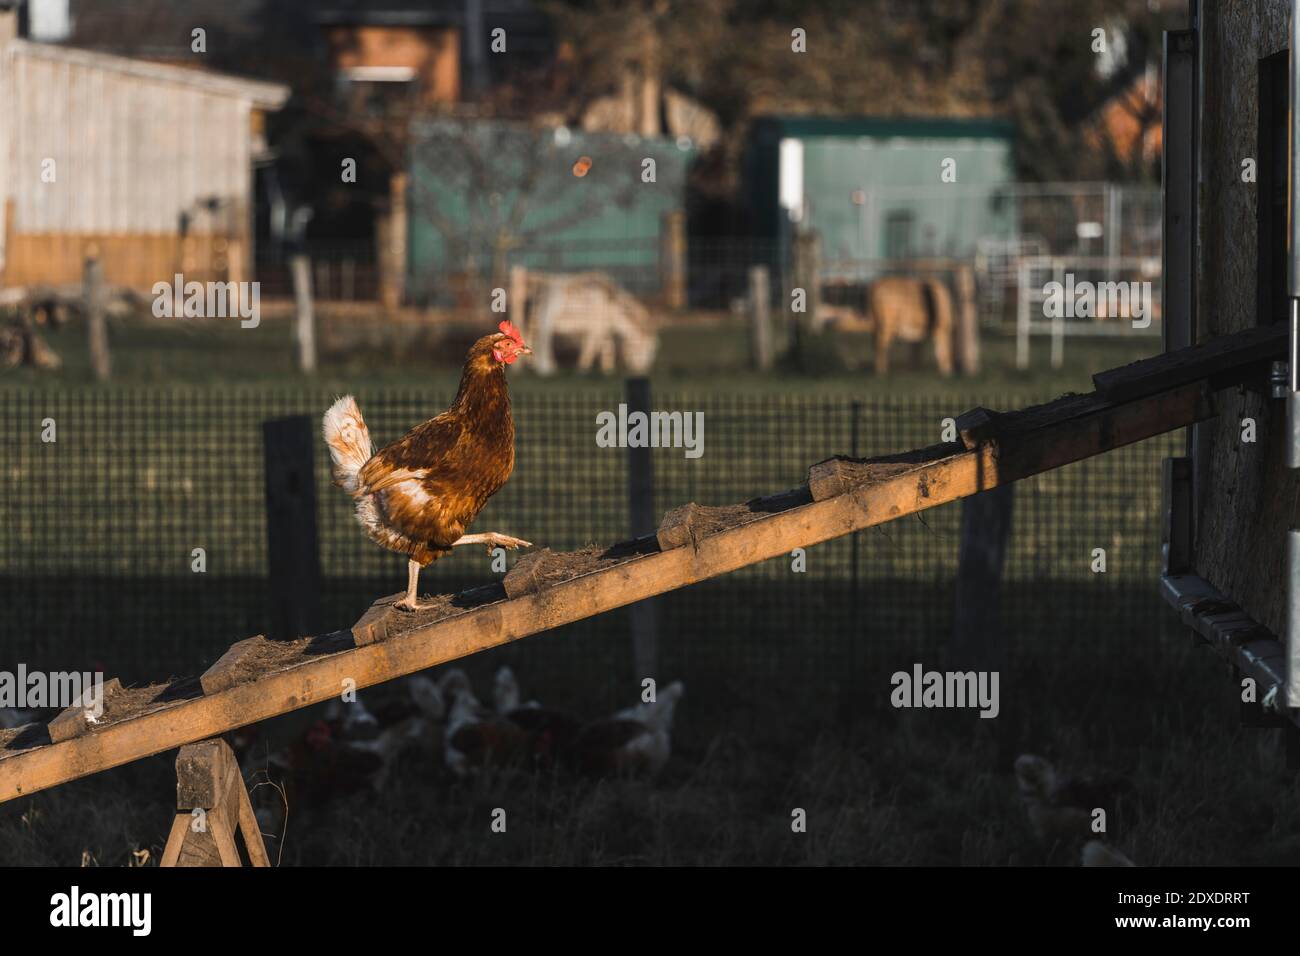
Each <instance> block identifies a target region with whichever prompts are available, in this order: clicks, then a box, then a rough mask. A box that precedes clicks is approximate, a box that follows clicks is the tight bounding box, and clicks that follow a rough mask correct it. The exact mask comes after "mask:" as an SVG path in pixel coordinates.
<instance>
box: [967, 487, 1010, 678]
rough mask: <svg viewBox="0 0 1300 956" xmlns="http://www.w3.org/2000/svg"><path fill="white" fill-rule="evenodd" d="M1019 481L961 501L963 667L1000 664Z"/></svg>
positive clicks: (994, 667) (987, 666) (993, 666)
mask: <svg viewBox="0 0 1300 956" xmlns="http://www.w3.org/2000/svg"><path fill="white" fill-rule="evenodd" d="M1014 488H1015V485H1014V484H1006V485H999V486H998V487H996V488H993V489H990V490H989V491H982V492H980V493H979V494H977V495H972V496H971V497H969V498H964V499H962V506H961V539H960V544H959V545H958V562H957V565H958V567H957V600H956V610H955V613H954V615H953V636H952V652H953V657H954V662H955V664H956V666H959V667H978V668H992V669H996V668H997V667H999V666H1000V665H1001V658H1002V640H1001V622H1000V621H999V609H1000V604H1001V601H1000V593H999V592H1000V589H1001V584H1002V567H1003V565H1004V564H1005V562H1006V556H1007V541H1008V539H1009V537H1010V535H1011V513H1012V508H1013V504H1014V497H1013V494H1014V493H1013V490H1012V489H1014Z"/></svg>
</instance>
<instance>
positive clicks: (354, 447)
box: [321, 395, 375, 494]
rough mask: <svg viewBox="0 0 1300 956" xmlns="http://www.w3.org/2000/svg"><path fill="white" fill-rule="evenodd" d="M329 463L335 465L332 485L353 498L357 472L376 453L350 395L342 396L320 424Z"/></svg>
mask: <svg viewBox="0 0 1300 956" xmlns="http://www.w3.org/2000/svg"><path fill="white" fill-rule="evenodd" d="M321 431H322V432H323V433H324V435H325V444H326V445H328V446H329V450H330V460H331V461H333V462H334V484H336V485H338V486H339V487H340V488H342V489H343V490H344V491H346V492H348V494H356V492H357V488H358V484H357V472H359V471H360V470H361V466H362V465H364V464H365V463H366V462H368V461H369V460H370V458H371V456H372V455H374V453H375V446H374V445H372V444H371V442H370V429H368V428H366V422H365V419H363V418H362V417H361V409H360V408H358V407H357V403H356V400H355V399H353V397H352V396H351V395H344V396H343V397H342V398H340V399H339V400H338V401H337V402H335V403H334V404H333V405H331V406H330V407H329V411H327V412H326V413H325V417H324V419H323V420H322V421H321Z"/></svg>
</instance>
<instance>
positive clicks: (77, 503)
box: [0, 388, 1179, 701]
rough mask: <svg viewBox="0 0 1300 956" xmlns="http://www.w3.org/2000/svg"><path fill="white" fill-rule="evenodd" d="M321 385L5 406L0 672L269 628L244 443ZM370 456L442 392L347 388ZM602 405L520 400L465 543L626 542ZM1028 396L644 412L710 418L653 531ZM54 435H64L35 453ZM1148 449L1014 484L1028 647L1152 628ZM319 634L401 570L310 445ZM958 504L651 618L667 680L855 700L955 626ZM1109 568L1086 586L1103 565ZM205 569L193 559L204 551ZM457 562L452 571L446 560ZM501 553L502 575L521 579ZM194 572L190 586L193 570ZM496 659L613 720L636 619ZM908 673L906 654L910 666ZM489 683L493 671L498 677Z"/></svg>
mask: <svg viewBox="0 0 1300 956" xmlns="http://www.w3.org/2000/svg"><path fill="white" fill-rule="evenodd" d="M334 397H335V396H334V395H333V394H332V393H328V392H326V391H324V390H292V391H290V390H275V389H265V388H248V389H237V388H232V389H225V390H199V389H192V390H187V389H175V390H146V389H135V388H125V389H117V390H112V391H103V390H92V389H84V390H65V391H57V392H55V391H50V392H35V391H18V390H8V391H2V392H0V462H2V463H3V464H2V465H0V467H2V468H3V479H4V480H3V481H2V482H0V666H15V665H16V664H17V663H19V662H21V663H25V664H26V665H27V666H28V667H32V668H42V669H48V670H67V669H86V668H97V669H102V670H104V671H105V672H106V673H107V674H108V675H110V676H112V675H116V676H120V677H122V678H123V679H125V680H127V681H131V682H143V681H147V680H159V679H162V678H165V677H168V676H176V675H183V674H189V673H195V672H197V671H199V670H201V669H202V668H203V667H205V666H206V665H207V664H209V663H211V662H212V661H213V660H215V658H216V657H217V656H219V655H220V654H221V653H222V652H223V651H224V650H225V649H226V647H228V646H229V645H230V644H231V643H233V642H234V641H235V640H237V639H240V638H242V637H246V636H248V635H250V634H254V633H259V632H263V631H264V630H265V629H266V626H267V618H268V614H269V611H268V608H269V605H270V602H271V595H270V593H269V588H268V585H267V543H266V514H265V491H264V478H263V471H262V468H263V449H262V444H261V442H262V438H261V429H260V423H261V422H262V421H264V420H266V419H268V418H274V417H280V416H286V415H299V414H301V415H309V416H311V418H312V420H313V422H315V421H317V420H318V418H317V416H318V415H319V414H320V413H321V411H322V410H323V409H324V408H326V407H327V406H328V404H329V403H330V402H331V401H332V400H333V398H334ZM357 397H358V400H359V402H360V404H361V407H362V410H363V412H364V414H365V416H366V418H367V421H368V423H369V425H370V428H371V432H372V435H373V436H374V438H375V440H376V441H377V442H378V443H379V444H383V443H385V442H387V441H390V440H392V439H394V438H396V437H398V436H399V435H400V434H402V433H403V432H404V431H405V430H406V429H407V428H409V427H411V426H412V425H414V424H416V423H418V422H420V421H422V420H424V419H425V418H428V417H430V416H431V415H433V414H435V413H436V412H438V411H440V410H441V409H443V408H445V407H446V405H447V403H448V402H449V400H450V398H451V396H450V395H447V394H439V393H436V392H433V391H428V392H424V391H399V390H391V389H389V390H383V391H375V392H362V393H359V394H358V396H357ZM623 400H624V399H623V394H622V392H621V391H620V390H618V389H617V388H612V389H592V390H589V391H583V392H577V393H569V394H562V393H558V392H549V391H539V392H529V393H524V394H521V395H518V396H517V397H516V398H515V401H514V406H515V418H516V425H517V454H516V467H515V473H514V476H513V477H512V478H511V480H510V482H509V483H508V484H507V485H506V486H505V488H504V489H502V491H501V492H500V493H498V494H497V496H496V497H495V498H493V499H492V501H491V502H490V503H489V504H488V506H487V508H486V509H485V511H484V512H483V514H482V515H481V516H480V517H479V519H478V521H477V522H476V524H475V530H480V531H482V530H496V531H502V532H505V533H507V534H513V535H517V536H521V537H525V538H527V539H528V540H530V541H533V542H535V543H536V544H537V545H539V546H547V547H550V548H552V549H556V550H560V549H571V548H575V547H580V546H582V545H585V544H588V543H593V542H594V543H603V544H608V543H612V542H614V541H616V540H620V539H624V538H626V537H628V536H629V502H628V474H627V470H628V452H627V451H626V450H625V449H621V448H602V447H598V445H597V443H596V432H597V421H596V416H597V415H598V414H599V413H600V412H602V411H617V407H618V404H619V403H620V402H621V401H623ZM1031 400H1032V399H1028V398H1025V397H1024V396H1020V397H1013V396H990V395H984V396H979V397H971V398H968V399H947V398H942V399H941V398H932V397H924V398H907V397H898V398H894V397H886V398H874V397H873V398H861V399H856V398H853V397H849V396H842V395H834V394H800V393H780V394H762V393H738V394H729V395H720V394H716V393H707V394H706V393H696V394H693V393H689V392H681V391H676V392H658V393H656V394H655V395H654V396H653V407H654V408H655V409H662V410H666V411H683V412H701V413H703V421H704V432H703V454H702V455H701V456H700V457H698V458H688V457H687V456H686V455H685V452H684V449H681V448H660V449H655V450H654V451H653V453H652V467H653V487H654V494H655V511H656V514H662V513H663V512H664V511H666V510H668V509H669V508H671V507H672V506H674V505H676V504H680V503H683V502H686V501H690V500H694V501H697V502H700V503H703V504H726V503H733V502H736V501H743V500H746V499H748V498H751V497H754V496H757V495H760V494H765V493H768V492H772V491H778V490H782V489H784V488H788V487H792V486H795V485H797V484H799V483H800V482H802V481H803V480H804V478H805V475H806V471H807V468H808V466H809V465H810V464H812V463H813V462H816V461H818V460H820V459H822V458H825V457H827V456H829V455H832V454H837V453H848V454H857V455H873V454H882V453H886V452H892V451H898V450H902V449H905V448H911V447H916V446H920V445H924V444H931V443H933V442H935V441H937V440H938V439H939V436H940V429H941V428H942V422H943V419H944V418H946V417H949V416H955V415H957V414H958V413H960V412H961V411H963V410H965V409H966V408H969V407H971V406H973V405H977V404H982V405H986V406H992V407H1003V408H1011V407H1017V406H1019V405H1023V404H1025V403H1026V402H1028V401H1031ZM49 439H54V440H49ZM1178 447H1179V446H1178V439H1177V438H1176V437H1174V436H1162V437H1160V438H1156V439H1153V440H1151V441H1148V442H1145V443H1142V444H1140V445H1135V446H1131V447H1128V448H1123V449H1119V450H1117V451H1115V452H1112V453H1110V454H1108V455H1105V456H1103V457H1100V458H1096V459H1091V460H1088V461H1084V462H1081V463H1078V464H1075V465H1071V466H1068V467H1066V468H1064V469H1060V470H1058V471H1055V472H1050V473H1047V474H1044V475H1040V476H1037V477H1035V478H1032V479H1029V480H1026V481H1023V482H1020V483H1019V484H1018V485H1017V490H1016V504H1015V515H1014V520H1013V530H1012V540H1011V544H1010V550H1009V556H1008V560H1007V567H1006V572H1005V584H1004V595H1003V600H1002V614H1003V620H1004V624H1005V626H1006V627H1007V629H1008V630H1009V631H1010V632H1013V633H1015V634H1019V635H1022V636H1024V637H1026V638H1028V639H1033V638H1034V637H1035V636H1037V635H1041V634H1044V633H1046V632H1051V633H1053V634H1059V633H1061V632H1063V631H1072V630H1076V629H1081V628H1093V627H1101V628H1106V627H1110V626H1111V625H1113V624H1114V623H1115V622H1116V621H1123V622H1124V624H1125V626H1133V627H1138V628H1142V629H1147V628H1151V629H1155V628H1158V627H1159V626H1160V622H1161V621H1162V620H1163V616H1162V614H1161V605H1160V603H1159V601H1158V600H1157V599H1156V597H1155V594H1154V590H1153V589H1154V583H1153V582H1154V580H1155V575H1156V573H1157V568H1158V561H1159V522H1158V508H1159V497H1160V493H1159V481H1158V475H1159V469H1160V460H1161V458H1163V457H1164V456H1166V455H1169V454H1174V453H1176V449H1177V448H1178ZM316 459H317V461H316V474H317V476H318V477H317V485H318V487H317V512H318V520H319V529H320V535H319V537H320V548H321V562H322V566H323V571H324V580H325V587H324V593H323V594H322V604H323V613H324V618H325V620H326V621H327V622H328V625H329V627H331V628H334V627H347V626H349V625H350V624H351V623H352V622H353V621H355V620H356V619H357V618H358V617H359V616H360V614H361V613H362V612H363V611H364V610H365V608H366V607H367V606H368V605H369V604H370V603H371V602H372V601H373V600H374V599H375V598H376V597H378V596H380V595H384V594H390V593H393V592H395V591H398V590H400V588H401V587H402V586H403V585H404V583H405V573H404V570H405V560H404V558H402V557H401V556H398V555H393V554H390V553H388V552H386V551H383V550H381V549H379V548H378V547H376V546H375V545H373V544H372V543H370V542H369V541H368V540H367V539H366V538H365V537H364V535H363V534H362V532H361V530H360V529H359V528H358V527H357V525H356V524H355V521H354V520H353V517H352V513H351V502H350V500H349V499H348V498H347V497H346V496H345V495H344V494H343V493H342V492H340V491H338V490H337V489H334V488H333V487H331V486H330V485H329V478H328V468H327V461H326V453H325V450H324V448H323V446H321V445H320V443H319V442H318V443H317V448H316ZM959 523H960V504H959V503H954V504H950V505H945V506H942V507H939V508H936V509H933V510H931V511H927V512H924V513H922V514H920V515H917V516H912V517H908V518H905V519H903V520H900V521H897V522H892V523H889V524H886V525H883V526H880V527H878V528H875V529H872V530H869V531H865V532H862V533H859V534H856V535H852V536H849V537H845V538H841V539H837V540H834V541H830V542H827V543H825V544H822V545H820V546H817V547H815V548H812V549H809V551H808V553H807V555H806V571H795V570H794V569H793V564H794V562H793V561H792V560H791V559H789V558H778V559H773V560H771V561H768V562H765V563H763V564H760V565H756V566H753V567H750V568H746V569H744V570H742V571H740V572H737V573H736V574H733V575H729V576H727V577H725V578H722V579H719V580H716V581H711V582H706V583H703V584H700V585H696V586H694V587H692V588H688V589H685V590H682V591H679V592H674V593H672V594H670V595H665V596H664V597H662V598H660V599H658V600H659V601H660V602H661V603H660V608H661V613H660V615H659V619H660V629H661V636H660V646H661V670H662V671H663V672H664V675H665V677H666V678H667V677H673V676H685V677H686V678H687V679H688V681H689V680H692V679H696V680H701V679H710V680H719V681H726V680H728V679H730V678H729V677H728V675H730V674H737V673H739V672H740V671H741V670H744V669H748V670H749V671H754V670H760V671H764V672H766V673H769V674H778V673H779V674H781V675H783V676H785V677H789V676H790V675H792V674H794V673H796V672H802V673H804V674H805V675H807V676H810V677H812V676H814V675H816V676H818V679H823V678H824V679H826V680H832V681H836V680H838V681H848V680H852V679H853V671H852V668H853V666H854V662H855V661H856V660H858V659H859V655H860V653H861V650H862V648H863V647H864V645H865V644H866V643H867V642H871V643H872V644H873V645H875V646H876V648H877V650H878V649H879V645H880V644H882V643H890V642H893V643H896V644H897V646H898V648H899V652H900V654H907V653H915V652H914V651H908V648H909V646H912V647H915V646H916V645H917V644H918V643H919V642H923V641H929V642H934V641H935V640H941V639H942V636H943V635H944V634H946V632H947V630H948V629H949V628H950V627H951V620H952V594H953V587H952V583H953V576H954V574H955V572H956V568H957V544H958V532H959ZM1095 548H1104V549H1106V552H1107V567H1106V573H1104V574H1103V573H1095V572H1094V571H1093V570H1092V563H1093V549H1095ZM198 549H201V550H198ZM462 552H464V553H462ZM513 560H514V557H513V556H512V557H511V561H513ZM200 568H201V569H202V570H198V569H200ZM493 577H500V573H499V572H496V571H494V570H493V569H492V567H491V559H490V558H489V557H488V556H487V555H486V554H485V553H484V552H483V551H481V550H479V549H458V550H457V552H456V553H455V554H453V555H452V556H450V557H448V558H445V559H443V560H441V561H439V562H436V563H435V564H434V565H432V566H431V567H430V568H429V569H427V570H426V572H425V574H424V575H423V577H422V587H423V589H424V590H425V591H427V592H434V591H448V590H455V589H458V588H460V587H463V586H466V585H470V584H480V583H483V582H485V581H487V580H491V579H492V578H493ZM562 631H563V632H564V633H563V635H560V634H556V635H546V636H539V637H535V638H530V639H529V640H527V641H524V642H520V643H519V644H517V645H514V646H512V647H510V648H504V649H500V650H499V651H497V652H491V654H492V655H495V656H491V655H489V656H491V660H492V661H496V660H510V661H511V662H513V663H514V664H515V666H516V667H517V669H519V670H520V671H522V672H526V673H528V674H530V675H535V676H537V678H538V680H540V679H541V675H542V674H543V673H545V674H549V675H551V676H552V677H555V678H556V679H560V678H562V679H563V680H564V681H567V682H569V683H570V684H572V683H575V682H576V683H578V684H583V685H585V693H586V695H587V698H588V700H590V699H592V698H595V699H605V698H606V697H607V698H608V699H609V700H611V701H613V700H615V699H617V696H618V694H619V693H620V692H619V691H618V690H617V688H618V687H622V688H624V690H623V691H622V692H621V693H622V695H623V697H624V698H625V697H626V687H627V686H628V684H627V682H628V681H630V680H632V679H633V675H632V653H631V642H630V638H629V637H628V634H629V629H628V624H627V619H626V612H616V613H614V614H610V615H604V616H602V617H600V618H596V619H593V620H590V621H586V622H581V623H579V624H575V625H572V626H570V627H567V628H564V629H562ZM915 659H916V658H915V657H914V656H913V657H908V658H907V660H915ZM488 663H491V661H489V662H488Z"/></svg>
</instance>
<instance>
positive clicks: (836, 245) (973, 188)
mask: <svg viewBox="0 0 1300 956" xmlns="http://www.w3.org/2000/svg"><path fill="white" fill-rule="evenodd" d="M1014 136H1015V127H1014V125H1013V124H1012V123H1010V122H1008V121H1004V120H995V119H907V118H873V117H762V118H760V119H758V120H756V121H755V122H754V125H753V127H752V129H751V132H750V142H749V148H748V151H747V160H746V183H747V193H748V198H749V205H750V211H751V214H752V219H753V222H754V227H755V232H756V234H757V235H759V236H761V237H763V238H766V239H769V240H773V241H775V242H776V243H777V245H778V248H779V249H781V250H782V252H783V253H784V252H788V249H789V243H790V240H791V238H792V237H793V235H794V233H795V231H796V230H799V229H805V228H807V229H813V230H816V231H818V232H819V233H820V234H821V237H822V252H823V256H824V258H826V259H829V260H858V261H861V260H876V259H890V258H910V257H915V256H965V255H970V254H972V253H973V252H974V251H975V243H976V241H977V240H978V239H979V238H981V237H986V236H994V237H999V238H1007V237H1009V236H1010V235H1011V234H1012V231H1013V229H1014V227H1015V209H1014V203H1013V201H1012V199H1011V198H1010V197H1009V196H1007V195H1005V194H1000V190H1001V189H1002V188H1003V187H1006V186H1007V185H1009V184H1010V183H1011V182H1012V180H1013V172H1014V168H1013V160H1012V147H1013V142H1014ZM948 159H951V160H953V161H954V163H953V164H952V166H951V168H952V169H953V170H954V171H955V176H956V179H955V181H954V182H945V181H944V180H943V179H942V174H943V171H944V168H945V167H944V162H945V160H948Z"/></svg>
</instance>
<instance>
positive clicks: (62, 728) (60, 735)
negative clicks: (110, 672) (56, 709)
mask: <svg viewBox="0 0 1300 956" xmlns="http://www.w3.org/2000/svg"><path fill="white" fill-rule="evenodd" d="M121 690H122V682H121V681H120V680H118V679H117V678H116V677H113V678H110V679H109V680H106V681H104V689H103V694H104V697H103V700H102V701H100V703H101V705H103V706H107V705H108V701H109V699H110V698H111V697H113V696H115V695H116V694H118V693H119V692H120V691H121ZM83 697H84V694H83ZM93 727H94V724H92V723H91V722H90V719H89V716H88V714H87V711H86V704H85V703H84V701H79V702H78V703H75V704H73V705H72V706H71V707H67V708H65V709H64V710H63V711H61V712H60V713H59V715H58V716H57V717H55V718H54V719H53V720H51V721H50V723H49V725H48V727H47V728H46V729H47V730H48V731H49V734H50V741H51V742H53V743H56V744H57V743H61V742H62V741H65V740H71V739H72V738H73V737H80V736H81V735H82V734H85V733H89V732H90V730H91V729H92V728H93Z"/></svg>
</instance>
